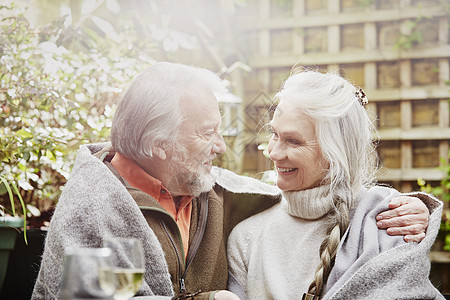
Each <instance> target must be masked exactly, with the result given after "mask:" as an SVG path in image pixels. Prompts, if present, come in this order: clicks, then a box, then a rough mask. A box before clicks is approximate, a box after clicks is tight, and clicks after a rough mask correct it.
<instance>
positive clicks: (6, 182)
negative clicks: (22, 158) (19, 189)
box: [0, 177, 16, 216]
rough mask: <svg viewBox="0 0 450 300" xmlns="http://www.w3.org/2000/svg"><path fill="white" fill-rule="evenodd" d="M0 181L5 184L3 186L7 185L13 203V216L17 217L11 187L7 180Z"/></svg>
mask: <svg viewBox="0 0 450 300" xmlns="http://www.w3.org/2000/svg"><path fill="white" fill-rule="evenodd" d="M0 180H1V181H2V182H3V184H4V185H5V188H6V190H7V191H8V195H9V201H10V202H11V209H12V212H13V216H15V215H16V210H15V205H14V198H13V193H12V191H11V188H10V187H9V184H8V181H6V179H5V178H3V177H0Z"/></svg>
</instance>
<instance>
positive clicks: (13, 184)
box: [11, 182, 28, 245]
mask: <svg viewBox="0 0 450 300" xmlns="http://www.w3.org/2000/svg"><path fill="white" fill-rule="evenodd" d="M11 185H12V187H13V189H14V192H15V193H16V194H17V197H19V201H20V205H22V211H23V238H24V239H25V244H26V245H28V240H27V207H26V206H25V203H24V202H23V199H22V195H21V194H20V191H19V189H18V188H17V185H16V184H15V183H14V182H11Z"/></svg>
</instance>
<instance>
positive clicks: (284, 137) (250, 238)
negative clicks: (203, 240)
mask: <svg viewBox="0 0 450 300" xmlns="http://www.w3.org/2000/svg"><path fill="white" fill-rule="evenodd" d="M276 98H277V100H279V104H278V106H277V109H276V111H275V114H274V117H273V119H272V121H271V122H270V127H271V129H272V136H271V138H270V142H269V146H268V150H269V155H270V158H271V160H272V161H273V162H274V165H275V168H276V171H277V175H278V176H277V185H278V187H279V188H280V189H281V190H282V196H283V197H282V200H281V202H280V203H279V204H278V205H276V206H274V207H272V208H270V209H268V210H266V211H264V212H262V213H260V214H258V215H255V216H253V217H251V218H249V219H247V220H245V221H243V222H242V223H240V224H239V225H238V226H237V227H236V228H235V229H234V230H233V232H232V233H231V235H230V238H229V240H228V259H229V268H230V279H229V289H230V290H231V291H232V292H234V293H236V294H238V295H240V297H241V299H245V298H248V299H300V298H303V299H319V298H320V299H399V298H402V299H412V298H414V299H440V298H442V299H443V297H442V296H441V295H440V293H439V292H438V291H437V290H436V289H435V288H434V287H433V285H432V284H431V283H430V281H429V280H428V275H429V269H430V263H429V260H428V256H427V254H428V251H429V249H430V247H431V245H432V244H433V241H434V239H435V237H436V234H437V231H438V228H439V223H440V216H441V211H442V203H441V202H440V201H439V200H436V199H435V198H433V197H431V196H429V195H426V194H423V193H415V194H413V195H414V196H415V197H418V198H420V199H421V200H422V201H423V202H424V203H425V204H426V205H427V206H428V208H429V209H430V211H431V215H430V222H429V226H428V231H427V236H426V237H425V239H424V240H423V241H422V242H420V243H406V242H405V241H404V239H403V237H402V236H390V235H388V234H387V233H386V231H384V230H378V229H377V226H376V218H375V216H376V215H377V214H378V213H379V212H381V211H383V210H386V208H387V207H388V205H389V202H390V200H391V199H392V198H393V197H396V196H400V195H401V194H400V193H399V192H398V191H396V190H394V189H391V188H388V187H384V186H375V185H374V172H375V157H374V156H375V151H374V148H373V142H372V137H371V129H372V124H371V122H370V119H369V117H368V115H367V112H366V110H365V109H364V105H365V104H366V103H367V98H366V96H365V94H364V92H363V91H362V90H361V89H357V88H355V87H354V86H353V85H352V84H350V83H349V82H348V81H347V80H345V79H344V78H342V77H340V76H339V75H335V74H323V73H320V72H316V71H303V72H299V73H297V74H293V75H291V76H290V77H289V78H288V79H287V80H286V82H285V83H284V86H283V88H282V90H281V91H280V92H279V93H278V94H277V95H276Z"/></svg>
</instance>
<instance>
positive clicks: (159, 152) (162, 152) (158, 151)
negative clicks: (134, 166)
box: [153, 146, 167, 160]
mask: <svg viewBox="0 0 450 300" xmlns="http://www.w3.org/2000/svg"><path fill="white" fill-rule="evenodd" d="M153 153H154V155H155V156H156V157H158V158H159V159H160V160H165V159H166V158H167V155H166V151H165V150H164V149H163V148H162V147H161V146H156V147H155V148H153Z"/></svg>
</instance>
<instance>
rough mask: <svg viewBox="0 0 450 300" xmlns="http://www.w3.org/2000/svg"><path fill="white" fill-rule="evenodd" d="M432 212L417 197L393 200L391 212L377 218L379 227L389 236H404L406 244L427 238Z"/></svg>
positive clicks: (388, 211)
mask: <svg viewBox="0 0 450 300" xmlns="http://www.w3.org/2000/svg"><path fill="white" fill-rule="evenodd" d="M429 216H430V212H429V211H428V208H427V207H426V206H425V204H424V203H423V202H422V201H421V200H420V199H419V198H416V197H409V196H400V197H395V198H392V200H391V202H390V203H389V210H387V211H384V212H382V213H380V214H379V215H378V216H377V226H378V228H380V229H386V228H387V233H388V234H389V235H404V237H403V239H404V240H405V242H420V241H421V240H423V239H424V238H425V231H426V229H427V227H428V217H429Z"/></svg>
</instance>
